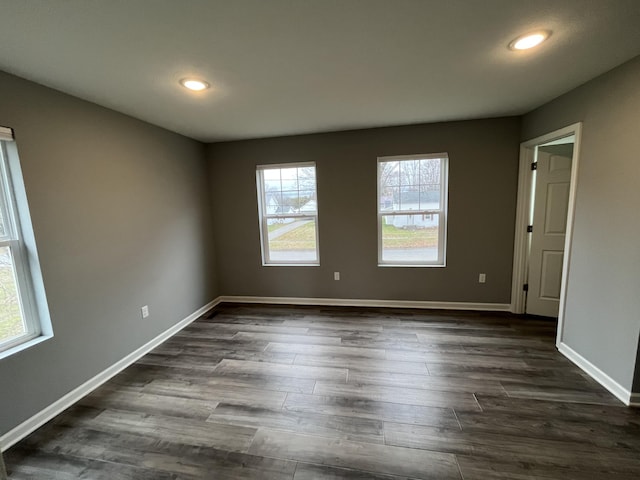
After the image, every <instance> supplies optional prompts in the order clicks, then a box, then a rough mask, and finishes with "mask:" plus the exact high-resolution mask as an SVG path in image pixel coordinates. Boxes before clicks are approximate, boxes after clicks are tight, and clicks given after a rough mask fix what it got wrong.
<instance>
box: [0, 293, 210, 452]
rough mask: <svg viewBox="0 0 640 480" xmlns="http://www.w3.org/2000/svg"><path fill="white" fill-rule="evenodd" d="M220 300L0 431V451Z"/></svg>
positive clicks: (67, 406)
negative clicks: (49, 403) (0, 432)
mask: <svg viewBox="0 0 640 480" xmlns="http://www.w3.org/2000/svg"><path fill="white" fill-rule="evenodd" d="M219 303H220V297H218V298H216V299H215V300H213V301H211V302H209V303H207V304H206V305H205V306H203V307H201V308H199V309H198V310H196V311H195V312H193V313H192V314H191V315H189V316H188V317H187V318H185V319H183V320H181V321H179V322H178V323H176V324H175V325H173V326H172V327H171V328H169V329H167V330H165V331H164V332H162V333H161V334H160V335H158V336H157V337H155V338H154V339H153V340H150V341H149V342H147V343H145V344H144V345H142V346H141V347H140V348H138V349H136V350H135V351H133V352H131V353H130V354H129V355H127V356H126V357H124V358H123V359H121V360H119V361H117V362H116V363H114V364H113V365H111V366H110V367H109V368H107V369H106V370H103V371H102V372H100V373H99V374H98V375H96V376H95V377H93V378H91V379H89V380H87V381H86V382H85V383H83V384H82V385H80V386H79V387H77V388H75V389H74V390H72V391H70V392H69V393H67V394H66V395H64V396H63V397H62V398H60V399H58V400H56V401H55V402H53V403H52V404H51V405H49V406H48V407H46V408H45V409H44V410H41V411H40V412H38V413H36V414H35V415H34V416H32V417H31V418H29V419H28V420H25V421H24V422H22V423H21V424H20V425H18V426H17V427H15V428H14V429H13V430H10V431H9V432H7V433H5V434H4V435H2V436H1V437H0V453H1V452H3V451H5V450H7V449H8V448H10V447H11V446H13V445H14V444H15V443H17V442H19V441H20V440H22V439H23V438H24V437H26V436H27V435H29V434H30V433H32V432H33V431H35V430H36V429H38V428H39V427H41V426H42V425H44V424H45V423H46V422H48V421H49V420H51V419H52V418H53V417H55V416H56V415H58V414H59V413H61V412H63V411H64V410H65V409H67V408H69V407H70V406H71V405H73V404H74V403H76V402H77V401H78V400H80V399H81V398H83V397H84V396H86V395H88V394H89V393H91V392H92V391H93V390H95V389H96V388H98V387H99V386H100V385H102V384H103V383H105V382H106V381H107V380H109V379H110V378H111V377H113V376H115V375H116V374H118V373H120V372H121V371H122V370H124V369H125V368H127V367H128V366H129V365H131V364H132V363H134V362H135V361H137V360H138V359H140V358H141V357H142V356H144V355H146V354H147V353H149V352H150V351H151V350H153V349H154V348H156V347H157V346H158V345H160V344H161V343H163V342H164V341H166V340H168V339H169V338H170V337H172V336H173V335H175V334H176V333H178V332H179V331H180V330H182V329H183V328H184V327H186V326H187V325H189V324H190V323H191V322H193V321H194V320H196V319H198V318H199V317H200V316H201V315H202V314H203V313H205V312H207V311H208V310H210V309H212V308H213V307H215V306H216V305H218V304H219Z"/></svg>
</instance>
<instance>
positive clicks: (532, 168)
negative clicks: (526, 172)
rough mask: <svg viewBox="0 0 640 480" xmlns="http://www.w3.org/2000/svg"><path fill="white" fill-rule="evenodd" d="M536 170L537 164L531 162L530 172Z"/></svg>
mask: <svg viewBox="0 0 640 480" xmlns="http://www.w3.org/2000/svg"><path fill="white" fill-rule="evenodd" d="M537 169H538V162H533V163H532V164H531V170H537Z"/></svg>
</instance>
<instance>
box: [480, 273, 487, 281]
mask: <svg viewBox="0 0 640 480" xmlns="http://www.w3.org/2000/svg"><path fill="white" fill-rule="evenodd" d="M486 281H487V275H486V274H484V273H481V274H480V275H478V283H485V282H486Z"/></svg>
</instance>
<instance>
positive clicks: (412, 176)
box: [400, 160, 420, 185]
mask: <svg viewBox="0 0 640 480" xmlns="http://www.w3.org/2000/svg"><path fill="white" fill-rule="evenodd" d="M400 184H401V185H418V184H420V160H403V161H402V162H400Z"/></svg>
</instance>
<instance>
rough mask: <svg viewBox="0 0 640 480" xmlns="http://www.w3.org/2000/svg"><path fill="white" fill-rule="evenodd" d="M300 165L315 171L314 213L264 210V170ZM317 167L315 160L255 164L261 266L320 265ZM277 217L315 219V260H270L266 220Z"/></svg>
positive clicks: (297, 166) (265, 202) (265, 201)
mask: <svg viewBox="0 0 640 480" xmlns="http://www.w3.org/2000/svg"><path fill="white" fill-rule="evenodd" d="M300 167H313V168H314V170H315V173H316V177H315V183H316V184H315V193H316V211H315V213H311V214H310V213H306V212H305V213H301V212H297V213H296V212H290V213H286V214H273V213H267V211H266V204H267V200H266V196H265V195H266V192H265V189H264V171H265V170H278V169H283V168H300ZM317 172H318V170H317V168H316V164H315V162H300V163H277V164H271V165H257V166H256V183H257V191H258V219H259V222H260V249H261V254H262V265H263V266H309V267H317V266H319V265H320V240H319V233H318V232H319V230H320V228H319V223H318V210H319V201H318V177H317ZM279 218H282V219H284V218H301V219H304V218H308V219H312V220H314V221H315V226H316V228H315V233H316V260H315V261H309V260H271V253H270V250H269V228H268V220H271V219H279Z"/></svg>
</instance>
